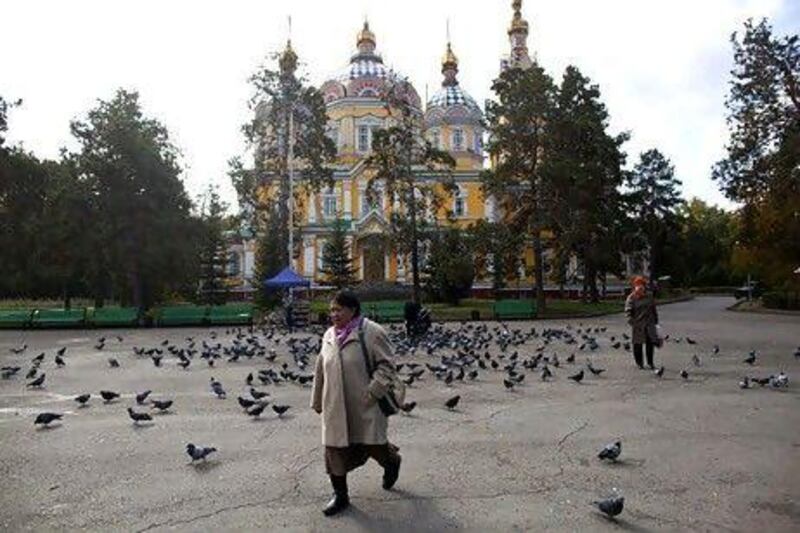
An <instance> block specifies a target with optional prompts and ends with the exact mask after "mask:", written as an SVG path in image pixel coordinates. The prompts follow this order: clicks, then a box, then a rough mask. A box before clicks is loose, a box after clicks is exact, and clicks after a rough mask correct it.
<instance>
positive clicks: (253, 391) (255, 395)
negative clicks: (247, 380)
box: [250, 387, 269, 400]
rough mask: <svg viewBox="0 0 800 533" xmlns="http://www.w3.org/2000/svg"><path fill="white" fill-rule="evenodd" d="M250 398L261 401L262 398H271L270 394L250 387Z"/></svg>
mask: <svg viewBox="0 0 800 533" xmlns="http://www.w3.org/2000/svg"><path fill="white" fill-rule="evenodd" d="M250 396H252V397H253V399H254V400H261V399H262V398H266V397H267V396H269V393H268V392H263V391H260V390H256V389H254V388H253V387H250Z"/></svg>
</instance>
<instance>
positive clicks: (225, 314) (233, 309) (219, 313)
mask: <svg viewBox="0 0 800 533" xmlns="http://www.w3.org/2000/svg"><path fill="white" fill-rule="evenodd" d="M208 322H209V323H210V324H214V325H218V324H221V325H236V324H252V323H253V304H234V305H214V306H211V308H210V310H209V312H208Z"/></svg>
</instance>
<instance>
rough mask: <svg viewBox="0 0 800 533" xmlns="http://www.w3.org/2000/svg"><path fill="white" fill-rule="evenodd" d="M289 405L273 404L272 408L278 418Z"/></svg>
mask: <svg viewBox="0 0 800 533" xmlns="http://www.w3.org/2000/svg"><path fill="white" fill-rule="evenodd" d="M290 407H291V406H290V405H273V406H272V410H273V411H275V412H276V413H277V414H278V418H280V417H282V416H283V413H285V412H286V411H288V410H289V408H290Z"/></svg>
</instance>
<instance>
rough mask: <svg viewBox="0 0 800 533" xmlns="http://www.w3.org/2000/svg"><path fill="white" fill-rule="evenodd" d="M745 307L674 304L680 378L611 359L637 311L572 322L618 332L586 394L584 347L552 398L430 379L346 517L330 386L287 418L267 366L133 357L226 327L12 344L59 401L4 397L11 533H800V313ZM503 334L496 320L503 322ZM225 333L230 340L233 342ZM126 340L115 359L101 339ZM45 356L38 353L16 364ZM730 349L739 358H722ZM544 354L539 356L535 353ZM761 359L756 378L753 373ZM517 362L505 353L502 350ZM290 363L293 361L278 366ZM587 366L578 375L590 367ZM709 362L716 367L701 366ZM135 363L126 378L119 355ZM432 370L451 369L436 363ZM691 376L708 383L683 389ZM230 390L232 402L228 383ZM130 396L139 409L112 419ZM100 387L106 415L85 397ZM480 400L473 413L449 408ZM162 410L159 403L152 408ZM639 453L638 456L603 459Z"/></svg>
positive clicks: (296, 396)
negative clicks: (258, 399)
mask: <svg viewBox="0 0 800 533" xmlns="http://www.w3.org/2000/svg"><path fill="white" fill-rule="evenodd" d="M731 303H732V299H730V298H724V297H701V298H697V299H695V300H694V301H690V302H683V303H676V304H671V305H668V306H663V307H661V308H660V309H659V314H660V316H661V322H662V324H663V326H664V328H665V330H666V332H667V333H670V334H671V336H672V337H673V338H675V337H684V336H686V335H690V336H691V337H693V338H696V339H697V340H698V344H697V345H696V346H689V345H687V344H686V343H685V342H681V343H674V342H670V343H668V344H667V346H666V347H665V348H664V349H663V350H660V351H657V352H656V358H657V364H664V365H665V366H666V368H667V373H666V375H665V377H664V378H663V379H662V380H658V379H656V378H655V377H654V376H653V375H652V374H651V373H649V372H644V371H640V370H637V369H636V368H635V367H634V366H633V361H632V356H631V355H630V353H627V352H623V351H622V350H614V349H612V348H610V347H609V342H608V338H607V337H608V335H609V334H612V333H617V334H619V333H621V332H623V331H627V327H626V325H625V323H624V319H623V317H622V316H621V315H612V316H608V317H601V318H593V319H584V320H571V321H568V322H569V323H570V324H572V325H573V326H577V325H578V324H579V323H581V322H583V323H584V324H585V325H592V326H595V325H596V326H607V327H608V328H609V333H607V334H605V335H604V336H601V337H600V346H601V348H600V350H598V351H597V352H596V353H595V354H594V355H592V356H591V358H592V360H593V363H594V364H596V365H597V366H600V367H603V368H607V369H608V371H607V372H605V373H604V374H603V375H602V376H600V377H594V376H587V378H586V379H585V381H584V383H582V384H580V385H578V384H575V383H573V382H571V381H569V380H567V379H566V376H567V375H568V374H569V373H571V372H572V371H573V370H574V369H573V366H572V365H568V364H564V362H563V361H564V358H565V356H566V355H569V353H571V352H572V351H575V350H573V348H574V347H568V346H565V345H564V344H562V343H560V342H556V343H553V344H552V345H551V347H548V348H547V349H546V350H545V353H551V352H552V351H553V349H554V351H556V352H557V353H558V355H559V358H560V359H561V361H562V366H561V368H560V369H557V370H555V374H556V376H555V379H554V380H552V382H548V383H542V382H541V381H539V379H538V373H537V372H527V371H526V373H527V374H528V375H527V378H526V379H525V382H524V383H523V384H522V385H521V386H519V387H515V390H514V391H512V392H507V391H505V390H504V387H503V385H502V383H501V381H502V373H501V372H492V371H482V372H481V375H480V377H479V379H478V381H476V382H474V383H463V384H461V383H457V384H455V385H454V386H452V387H446V386H445V385H444V384H443V383H441V382H436V381H434V380H433V377H432V376H430V375H429V374H428V373H427V372H426V374H425V375H424V376H423V379H422V381H420V382H418V383H415V385H414V386H413V387H411V388H410V389H409V391H408V399H409V400H416V401H417V402H418V406H417V408H416V409H415V410H414V412H413V413H412V415H410V416H397V417H393V419H392V421H391V423H390V438H391V439H392V441H393V442H394V443H395V444H397V445H398V446H399V447H400V453H401V454H402V455H403V467H402V471H401V474H400V480H399V481H398V484H397V487H396V489H395V490H393V491H391V492H386V491H383V490H382V489H381V488H380V481H381V475H382V472H381V469H380V467H378V465H377V464H376V463H374V462H369V463H367V465H366V466H365V467H363V468H361V469H359V470H357V471H356V472H354V473H353V474H351V475H350V477H349V481H350V493H351V500H352V503H353V505H352V507H351V509H349V510H348V511H347V512H345V513H344V514H343V515H342V516H339V517H336V518H333V519H326V518H325V517H323V516H322V514H321V512H320V510H321V508H322V506H323V505H324V504H325V502H326V501H327V499H328V498H329V495H330V490H331V489H330V487H329V484H328V480H327V478H326V476H325V471H324V464H323V458H322V447H321V445H320V435H319V420H318V418H317V415H316V414H315V413H313V412H312V411H311V410H310V409H308V408H307V405H308V396H309V392H310V389H309V388H308V387H305V388H302V387H299V386H296V385H278V386H270V387H262V389H263V390H269V391H270V392H271V393H272V398H273V399H274V400H276V401H278V402H280V403H288V404H290V405H292V409H291V410H290V411H289V413H288V415H287V416H285V417H284V418H283V419H278V418H277V417H276V416H273V414H272V413H271V411H269V415H266V414H265V415H264V416H263V417H262V419H257V420H252V419H250V418H249V417H247V416H245V415H244V414H243V413H242V411H241V409H240V408H239V406H238V404H237V403H236V398H235V396H236V395H237V394H238V393H242V392H244V390H245V388H244V376H245V375H246V374H247V373H248V372H250V371H253V370H254V369H256V368H266V367H267V366H269V365H267V364H266V363H264V361H263V360H256V361H253V362H251V361H244V360H242V361H240V362H238V363H226V362H220V363H219V365H218V367H217V368H214V369H209V368H208V367H206V365H205V364H201V363H202V361H197V360H195V362H194V363H193V364H192V366H191V367H190V369H189V370H188V371H186V372H184V371H182V370H180V369H178V368H176V367H175V366H174V361H171V360H170V361H167V360H166V359H165V363H164V365H163V366H164V368H154V367H153V365H152V363H151V362H150V360H149V359H142V358H137V357H135V356H133V354H132V351H131V347H132V346H133V345H137V346H141V345H148V346H154V345H155V344H156V343H157V342H159V341H161V340H162V339H164V338H170V339H172V340H174V341H182V340H183V339H184V337H186V336H189V335H196V336H198V338H200V337H201V336H202V335H203V334H204V333H207V331H208V330H198V329H170V330H155V329H149V330H148V329H142V330H130V331H122V330H120V331H117V330H100V331H91V330H90V331H85V330H61V331H39V332H34V331H24V332H19V331H0V364H2V365H7V364H20V363H24V364H22V366H23V371H22V372H25V371H26V370H27V367H28V362H29V361H30V359H31V357H33V356H34V355H36V354H38V353H39V352H41V351H43V350H47V360H46V362H45V363H44V365H43V370H44V371H45V372H46V373H47V383H46V385H47V386H46V388H45V389H43V390H41V391H35V390H24V389H25V388H24V383H25V380H23V379H20V378H16V379H13V380H2V381H0V450H2V453H0V473H2V475H3V486H2V490H1V491H0V529H2V530H3V531H52V530H78V529H83V530H89V531H104V532H106V531H252V530H256V529H258V530H270V531H382V532H383V531H389V532H391V531H437V532H439V531H450V530H471V531H530V530H542V529H545V528H549V529H556V530H571V531H575V530H592V531H594V530H601V531H615V530H619V529H623V530H634V531H649V530H710V531H750V530H753V529H756V528H762V529H763V528H767V529H768V530H769V531H797V530H798V529H800V410H798V407H799V406H800V404H798V399H800V396H799V393H798V391H800V385H798V384H799V383H800V360H796V359H795V358H794V357H793V356H792V352H793V351H794V350H795V348H797V346H798V344H800V317H797V316H784V315H762V314H758V315H755V314H752V315H751V314H745V313H732V312H728V311H725V307H726V306H727V305H730V304H731ZM566 322H567V321H537V322H532V323H531V322H513V323H509V324H510V326H511V327H514V328H525V329H527V328H529V327H530V326H532V325H533V326H535V327H536V328H537V329H538V330H541V329H542V328H545V327H562V326H563V325H564V324H565V323H566ZM489 325H490V326H494V324H493V323H490V324H489ZM216 330H217V331H222V330H224V328H216ZM117 333H121V334H122V335H123V337H124V339H125V340H124V342H123V343H121V344H120V343H117V341H116V340H112V341H109V342H108V343H107V347H106V349H105V350H104V351H103V352H97V351H96V350H94V349H93V344H94V342H95V340H96V339H97V338H98V337H99V336H101V335H105V336H107V337H109V338H112V339H113V336H114V335H116V334H117ZM22 342H27V343H28V344H29V348H28V350H27V351H26V352H25V354H23V355H22V356H16V355H13V354H11V353H10V352H9V348H11V347H15V346H18V345H20V344H21V343H22ZM714 344H719V345H720V348H721V352H720V355H718V356H716V357H714V356H712V355H711V347H712V346H713V345H714ZM65 345H66V346H68V351H67V355H66V359H67V366H66V368H63V369H56V368H55V367H54V365H53V363H52V354H53V350H54V348H58V347H60V346H65ZM536 345H538V342H536V341H534V343H532V344H530V345H525V346H523V347H521V348H520V352H521V354H522V355H524V354H525V353H526V351H528V350H532V349H533V347H534V346H536ZM751 349H757V350H758V351H759V360H758V362H757V363H756V365H755V366H754V367H753V368H749V367H746V365H744V364H743V363H742V362H741V360H742V359H743V358H744V356H745V355H746V354H747V352H748V351H749V350H751ZM495 350H496V348H495ZM279 353H280V352H279ZM577 353H578V363H579V364H584V363H585V361H586V359H587V356H586V355H584V354H583V353H582V352H577ZM693 353H697V354H699V355H700V357H701V358H702V360H703V366H702V367H700V368H695V367H693V366H692V363H691V356H692V354H693ZM110 356H114V357H117V359H119V361H120V363H121V365H122V368H120V369H118V370H112V369H109V368H108V364H107V358H108V357H110ZM414 359H415V360H417V361H426V360H430V359H428V358H425V357H424V356H416V357H415V358H414ZM682 368H687V369H688V370H689V372H690V379H689V380H688V381H683V380H682V379H681V378H680V377H679V376H678V375H677V373H678V372H679V371H680V370H681V369H682ZM781 369H782V370H785V371H786V372H787V373H788V374H789V376H790V386H789V389H787V390H780V391H776V390H771V389H769V388H760V387H756V388H755V389H752V390H740V389H739V388H738V380H739V378H740V377H741V376H742V375H745V374H749V375H751V376H752V375H757V376H762V375H769V374H771V373H776V372H777V371H778V370H781ZM211 376H214V377H215V378H216V379H218V380H220V381H222V383H223V384H224V386H225V388H226V390H227V391H228V399H227V400H217V399H216V398H214V397H213V396H212V394H211V393H210V391H209V388H208V382H209V378H210V377H211ZM104 388H106V389H112V390H116V391H118V392H122V393H123V394H124V396H123V398H122V399H121V400H120V401H117V402H115V403H111V404H108V405H105V404H103V403H102V402H101V401H100V400H99V398H97V397H96V396H97V393H98V391H99V390H100V389H104ZM144 389H152V390H153V394H152V397H154V398H174V399H175V406H174V408H173V410H172V411H173V412H172V414H164V415H157V414H156V415H154V417H153V418H154V422H153V424H150V425H141V426H140V427H134V426H133V425H132V424H131V421H130V419H129V418H128V416H127V413H126V412H125V408H126V407H127V406H128V405H132V404H133V400H132V395H133V394H134V393H136V392H139V391H142V390H144ZM82 392H91V393H93V398H92V400H91V401H90V406H89V407H87V408H85V409H81V408H78V407H77V405H76V404H75V402H73V401H72V397H73V396H74V395H77V394H79V393H82ZM454 394H461V396H462V400H461V403H460V404H459V406H458V408H457V409H456V410H454V411H448V410H446V409H445V408H444V407H443V403H444V400H445V399H446V398H448V397H450V396H452V395H454ZM44 410H51V411H56V412H64V413H66V416H65V417H64V422H63V424H61V425H54V426H53V427H52V428H51V429H35V428H34V427H33V418H34V417H35V414H36V413H38V412H41V411H44ZM140 410H141V408H140ZM618 438H619V439H621V440H622V443H623V452H622V457H621V458H622V460H621V461H620V462H619V463H618V464H603V463H601V462H599V461H598V460H597V458H596V454H597V452H598V451H599V449H600V448H601V447H602V446H603V445H605V444H606V443H608V442H611V441H613V440H616V439H618ZM190 441H191V442H194V443H196V444H198V445H205V446H209V445H213V446H216V447H217V448H218V449H219V452H218V453H217V454H215V455H214V456H212V457H213V459H211V460H209V461H207V462H206V463H200V464H197V465H194V466H192V465H189V464H188V462H189V461H188V456H187V455H186V454H185V451H184V447H185V445H186V443H187V442H190ZM615 490H616V491H618V492H619V493H620V494H622V495H624V496H625V498H626V500H625V511H624V512H623V513H622V515H621V516H620V519H619V520H618V521H617V522H611V521H608V520H606V519H604V518H603V517H602V516H600V515H599V514H598V513H597V512H595V511H593V509H592V507H591V506H590V502H591V501H592V500H593V499H596V498H598V497H603V496H606V495H608V494H610V493H612V492H613V491H615Z"/></svg>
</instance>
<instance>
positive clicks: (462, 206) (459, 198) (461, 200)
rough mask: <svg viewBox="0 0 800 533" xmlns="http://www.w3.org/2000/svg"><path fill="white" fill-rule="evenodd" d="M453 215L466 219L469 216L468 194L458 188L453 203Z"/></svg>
mask: <svg viewBox="0 0 800 533" xmlns="http://www.w3.org/2000/svg"><path fill="white" fill-rule="evenodd" d="M453 214H454V215H455V216H457V217H464V216H466V215H467V193H466V191H465V190H464V189H462V188H461V187H459V188H458V192H457V193H456V196H455V199H454V201H453Z"/></svg>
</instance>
